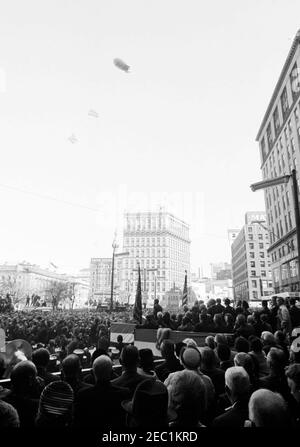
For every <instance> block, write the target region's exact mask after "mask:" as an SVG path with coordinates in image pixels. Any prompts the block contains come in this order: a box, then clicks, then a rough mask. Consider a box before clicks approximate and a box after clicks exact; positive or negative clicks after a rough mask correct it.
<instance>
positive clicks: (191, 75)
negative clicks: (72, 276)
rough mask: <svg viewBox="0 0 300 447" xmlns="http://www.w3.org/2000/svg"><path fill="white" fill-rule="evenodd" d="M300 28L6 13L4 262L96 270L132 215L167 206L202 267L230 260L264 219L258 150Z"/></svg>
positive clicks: (231, 20)
mask: <svg viewBox="0 0 300 447" xmlns="http://www.w3.org/2000/svg"><path fill="white" fill-rule="evenodd" d="M299 18H300V3H299V1H298V0H289V1H288V2H287V1H284V0H280V1H279V0H277V1H276V0H273V1H272V0H263V1H261V0H260V1H258V0H255V1H254V0H243V1H241V0H227V1H226V2H224V1H222V0H218V1H212V2H207V1H204V0H188V1H183V0H181V1H179V0H159V1H158V0H148V1H145V0H127V1H124V0H106V1H104V0H82V1H77V0H69V1H67V0H63V1H62V0H60V1H58V0H51V1H50V0H49V1H44V0H42V1H41V0H26V2H25V1H23V0H15V1H12V2H5V1H4V0H0V150H1V158H0V204H1V219H0V262H4V261H8V262H14V261H22V260H27V261H29V262H32V263H36V264H41V265H46V264H47V263H48V262H49V261H52V262H54V263H55V264H56V265H58V266H59V267H60V270H64V271H70V272H71V271H74V270H76V269H79V268H84V267H86V266H88V265H89V260H90V258H91V257H94V256H95V257H97V256H99V257H100V256H111V242H112V239H113V234H114V230H115V227H117V228H118V229H119V235H121V228H122V223H121V220H120V215H121V214H122V213H123V211H124V209H126V210H128V211H131V210H132V211H136V210H138V209H140V210H141V211H147V210H148V209H156V210H157V209H158V207H159V205H164V206H165V208H166V209H169V210H171V211H173V212H174V213H175V214H177V215H178V217H181V218H183V219H184V220H186V221H188V223H190V225H191V239H192V247H191V261H192V267H193V268H196V267H198V266H200V265H201V264H202V265H208V264H209V263H210V262H217V261H226V260H229V259H230V251H229V243H228V239H227V229H228V228H239V227H241V226H242V225H243V222H244V214H245V212H246V211H254V210H264V199H263V193H262V192H257V193H256V194H254V193H252V192H251V190H250V188H249V185H250V184H251V183H253V182H255V181H259V180H260V179H261V172H260V158H259V151H258V145H257V143H256V142H255V137H256V134H257V131H258V128H259V125H260V123H261V120H262V117H263V114H264V112H265V110H266V107H267V105H268V102H269V99H270V97H271V94H272V92H273V89H274V86H275V83H276V81H277V79H278V77H279V74H280V71H281V69H282V66H283V64H284V61H285V58H286V56H287V54H288V51H289V49H290V46H291V44H292V41H293V38H294V36H295V34H296V32H297V30H298V29H299V28H300V19H299ZM116 57H119V58H121V59H123V60H124V61H125V62H126V63H127V64H128V65H130V67H131V73H129V74H127V73H124V72H122V71H120V70H118V69H117V68H116V67H115V66H114V65H113V59H114V58H116ZM90 109H93V110H95V111H96V112H97V113H98V114H99V118H93V117H90V116H88V112H89V110H90ZM73 133H74V135H75V136H76V138H77V139H78V142H77V143H75V144H72V143H71V142H70V141H69V140H68V138H69V137H70V136H71V135H72V134H73ZM8 187H11V188H16V189H10V188H8ZM21 191H27V192H31V193H34V194H40V196H37V195H34V194H32V195H31V194H28V193H23V192H21ZM43 196H49V197H51V198H54V199H57V200H50V199H46V198H45V197H43ZM66 202H69V203H70V204H68V203H66ZM72 204H79V205H83V206H85V207H86V208H84V207H79V206H73V205H72ZM97 210H100V211H97Z"/></svg>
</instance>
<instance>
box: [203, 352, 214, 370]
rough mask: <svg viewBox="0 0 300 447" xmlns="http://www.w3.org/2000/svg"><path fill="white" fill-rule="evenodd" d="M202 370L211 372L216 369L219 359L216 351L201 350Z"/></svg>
mask: <svg viewBox="0 0 300 447" xmlns="http://www.w3.org/2000/svg"><path fill="white" fill-rule="evenodd" d="M201 360H202V361H201V369H204V370H209V369H213V368H215V367H216V364H217V359H216V354H215V351H214V350H213V349H211V348H208V347H204V348H201Z"/></svg>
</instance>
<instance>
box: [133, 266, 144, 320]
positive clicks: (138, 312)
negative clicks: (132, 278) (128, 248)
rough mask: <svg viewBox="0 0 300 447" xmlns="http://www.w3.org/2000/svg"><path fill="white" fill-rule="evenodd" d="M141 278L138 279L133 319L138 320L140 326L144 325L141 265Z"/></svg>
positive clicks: (139, 270)
mask: <svg viewBox="0 0 300 447" xmlns="http://www.w3.org/2000/svg"><path fill="white" fill-rule="evenodd" d="M138 272H139V277H138V283H137V288H136V295H135V303H134V309H133V319H134V320H136V321H137V322H138V323H139V324H141V323H142V313H143V311H142V286H141V269H140V265H139V268H138Z"/></svg>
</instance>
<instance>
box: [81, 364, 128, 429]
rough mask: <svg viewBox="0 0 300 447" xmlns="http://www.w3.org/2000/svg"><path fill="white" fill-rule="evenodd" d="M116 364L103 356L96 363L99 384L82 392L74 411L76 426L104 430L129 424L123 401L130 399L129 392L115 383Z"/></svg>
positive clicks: (96, 377) (97, 382) (94, 366)
mask: <svg viewBox="0 0 300 447" xmlns="http://www.w3.org/2000/svg"><path fill="white" fill-rule="evenodd" d="M112 365H113V363H112V361H111V359H110V358H109V357H108V356H107V355H100V357H97V358H96V360H95V361H94V363H93V373H94V376H95V380H96V385H94V386H91V387H89V388H87V389H82V390H81V391H79V392H78V394H77V398H76V400H75V408H74V427H75V428H77V427H90V428H94V429H95V428H97V429H99V430H103V429H105V428H107V427H122V426H124V425H125V412H124V411H123V409H122V407H121V402H122V401H123V400H124V399H126V398H128V397H129V390H128V389H127V388H121V387H119V386H117V385H113V383H112V382H111V380H110V379H111V375H112Z"/></svg>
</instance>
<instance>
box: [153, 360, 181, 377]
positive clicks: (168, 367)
mask: <svg viewBox="0 0 300 447" xmlns="http://www.w3.org/2000/svg"><path fill="white" fill-rule="evenodd" d="M182 370H183V366H182V365H181V363H180V361H179V360H178V359H176V357H174V360H168V361H164V362H163V363H161V364H160V365H159V366H157V367H156V368H155V372H156V375H157V377H158V378H159V380H161V381H162V382H164V381H165V380H166V378H167V377H168V376H169V374H170V373H173V372H176V371H182Z"/></svg>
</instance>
